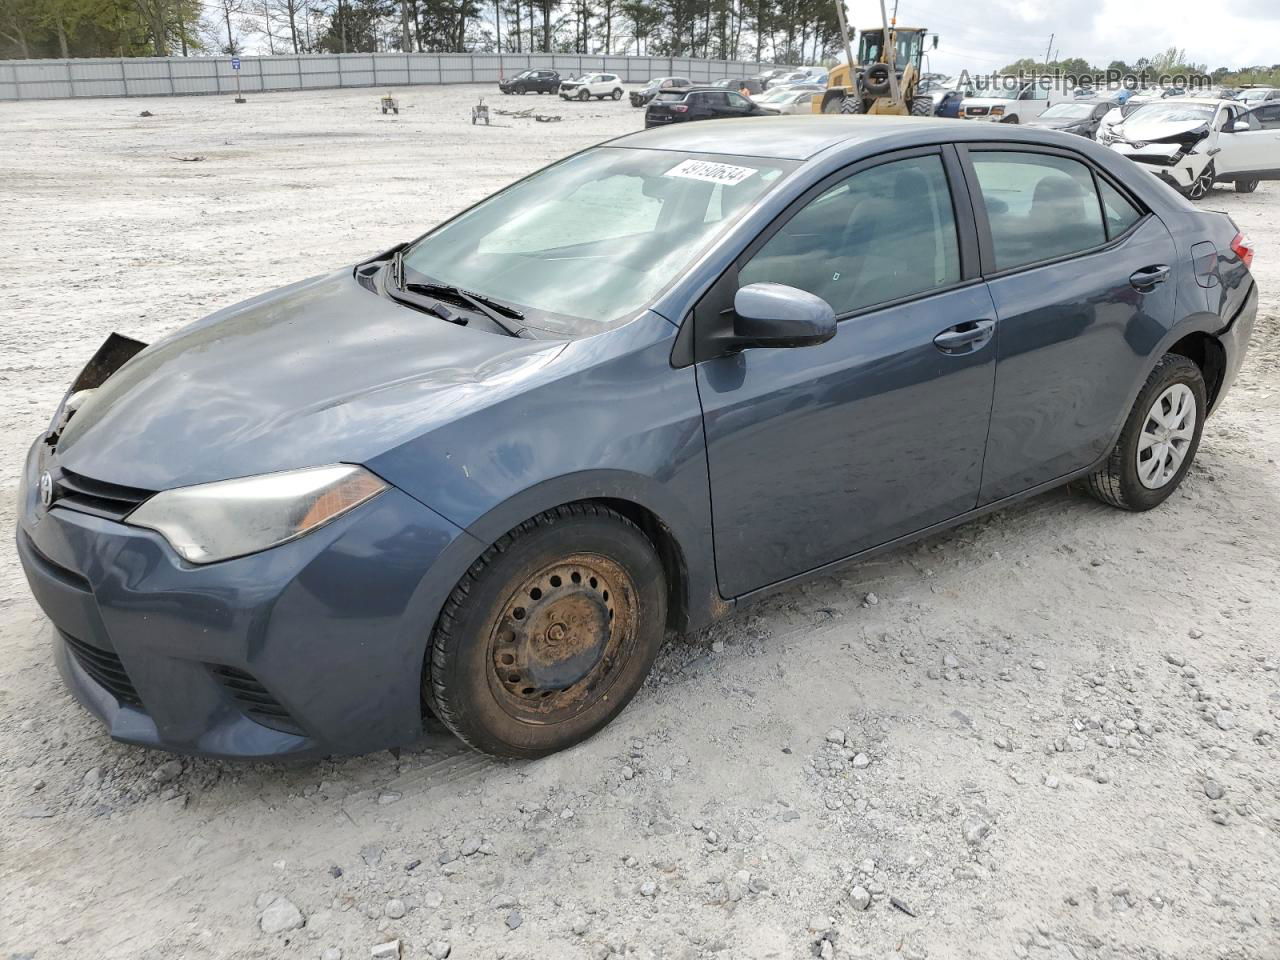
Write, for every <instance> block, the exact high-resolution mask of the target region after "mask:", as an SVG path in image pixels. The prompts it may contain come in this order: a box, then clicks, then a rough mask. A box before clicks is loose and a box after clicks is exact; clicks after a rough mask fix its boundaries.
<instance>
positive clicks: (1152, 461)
mask: <svg viewBox="0 0 1280 960" xmlns="http://www.w3.org/2000/svg"><path fill="white" fill-rule="evenodd" d="M1207 412H1208V403H1207V400H1206V393H1205V386H1204V377H1203V376H1202V375H1201V373H1200V368H1199V367H1197V366H1196V365H1195V363H1193V362H1192V361H1191V360H1188V359H1187V358H1186V357H1183V356H1180V355H1178V354H1174V353H1167V354H1165V355H1164V356H1163V357H1161V358H1160V362H1159V363H1157V364H1156V366H1155V369H1154V370H1152V371H1151V375H1150V376H1149V377H1147V382H1146V383H1145V384H1143V387H1142V390H1141V391H1139V393H1138V399H1137V400H1136V401H1134V404H1133V409H1132V410H1131V411H1130V412H1129V419H1128V420H1126V421H1125V425H1124V429H1123V430H1121V431H1120V439H1119V440H1117V441H1116V445H1115V448H1114V449H1113V450H1112V451H1111V456H1109V457H1108V458H1107V462H1106V463H1105V464H1103V466H1102V467H1101V469H1099V470H1098V472H1097V473H1095V474H1093V475H1092V476H1090V477H1089V479H1088V481H1087V488H1088V490H1089V492H1090V493H1091V494H1093V496H1095V497H1097V498H1098V499H1099V500H1101V501H1102V502H1103V503H1109V504H1111V505H1112V506H1113V507H1120V508H1121V509H1122V510H1150V509H1151V508H1152V507H1154V506H1156V505H1158V504H1160V503H1162V502H1163V501H1164V500H1165V498H1167V497H1168V496H1169V494H1171V493H1173V491H1174V490H1176V489H1177V488H1178V484H1180V483H1181V482H1182V478H1183V477H1184V476H1186V473H1187V471H1188V470H1189V469H1190V468H1191V462H1192V460H1194V459H1195V455H1196V450H1197V449H1198V448H1199V446H1200V433H1201V431H1202V430H1203V428H1204V418H1205V416H1206V414H1207Z"/></svg>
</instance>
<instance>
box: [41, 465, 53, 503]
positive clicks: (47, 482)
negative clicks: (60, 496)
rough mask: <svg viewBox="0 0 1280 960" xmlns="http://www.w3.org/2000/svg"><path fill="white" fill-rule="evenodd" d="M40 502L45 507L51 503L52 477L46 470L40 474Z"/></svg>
mask: <svg viewBox="0 0 1280 960" xmlns="http://www.w3.org/2000/svg"><path fill="white" fill-rule="evenodd" d="M40 502H41V503H42V504H44V506H45V509H48V508H49V505H50V504H52V503H53V477H52V476H50V474H49V471H48V470H46V471H45V472H44V473H42V474H40Z"/></svg>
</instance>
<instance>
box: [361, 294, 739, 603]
mask: <svg viewBox="0 0 1280 960" xmlns="http://www.w3.org/2000/svg"><path fill="white" fill-rule="evenodd" d="M675 332H676V331H675V328H674V327H673V326H672V325H671V324H670V323H668V322H667V321H666V320H664V319H663V318H662V317H660V316H658V315H657V314H654V313H646V314H645V315H643V316H641V317H639V318H638V319H636V320H635V321H632V322H631V323H629V324H627V325H625V326H623V327H620V328H618V329H617V330H613V331H609V332H606V333H603V334H599V335H597V336H594V337H587V338H584V339H581V340H576V341H573V342H572V343H570V344H568V345H567V346H566V347H565V349H564V351H563V353H562V354H561V355H560V356H559V357H557V359H556V362H555V363H554V364H550V365H548V366H547V367H545V368H543V369H541V370H539V371H537V373H536V375H535V379H534V380H533V381H532V382H530V383H528V384H526V385H525V389H523V390H521V391H518V392H515V393H513V394H512V395H511V396H509V397H507V398H505V399H503V400H501V401H498V402H496V403H493V404H491V405H488V406H485V407H483V408H481V409H475V410H472V411H469V412H466V413H463V414H462V415H460V416H459V417H458V418H457V419H455V420H452V421H450V422H447V423H444V424H442V425H440V426H438V427H436V428H434V429H432V430H430V431H428V432H426V433H424V434H423V435H422V436H420V437H417V438H416V439H414V440H412V441H410V442H408V443H404V444H402V445H400V446H399V447H397V448H395V449H393V450H391V451H388V452H387V453H385V454H383V455H381V456H379V457H376V458H374V459H373V460H371V461H370V462H369V463H368V466H369V467H370V468H371V469H372V470H374V472H376V473H377V474H378V475H379V476H382V477H383V478H385V479H386V480H387V481H388V482H390V483H393V484H395V485H396V486H397V487H399V488H400V489H402V490H404V491H405V492H407V493H409V494H410V495H411V496H413V497H415V498H417V499H418V500H420V501H421V502H422V503H424V504H426V505H428V506H430V507H431V509H432V510H435V511H436V512H438V513H439V514H441V515H442V516H444V517H447V518H448V519H449V520H450V521H452V522H453V523H455V524H457V525H458V526H460V527H462V528H463V529H465V530H466V531H467V532H468V533H469V534H471V535H472V536H473V537H474V538H475V539H476V540H477V541H478V542H481V543H483V544H484V545H488V544H491V543H493V542H494V541H495V540H497V539H498V538H499V537H500V536H502V535H503V534H504V533H506V532H507V531H508V530H511V529H512V528H513V527H515V526H517V525H518V524H520V523H521V522H523V521H524V520H527V519H529V518H530V517H532V516H534V515H536V514H538V513H540V512H542V511H544V510H548V509H550V508H552V507H555V506H559V505H561V504H564V503H570V502H573V501H576V500H585V499H594V498H602V499H615V500H621V501H626V502H628V503H633V504H636V505H637V506H640V507H643V508H644V509H645V510H647V511H649V512H650V513H652V514H653V515H654V516H656V517H657V518H658V519H659V521H660V522H661V523H662V525H663V526H664V527H665V528H666V529H667V530H668V531H670V534H671V537H672V539H673V540H675V542H676V543H677V544H678V546H679V549H680V551H681V552H682V553H683V554H684V560H685V564H684V565H685V567H686V569H687V571H688V587H689V596H690V597H691V598H694V599H693V601H692V602H691V603H690V610H691V616H690V623H691V625H693V626H697V625H698V624H700V623H702V622H705V620H706V619H709V618H710V616H711V615H712V614H713V613H714V612H715V611H716V609H717V604H720V605H721V606H722V605H723V604H722V603H720V601H719V598H718V596H717V595H716V593H715V590H714V587H713V586H712V584H713V583H714V582H715V579H714V562H713V559H712V558H713V551H712V548H711V502H710V490H709V476H708V470H707V458H706V442H705V439H704V436H703V430H702V411H701V406H700V404H699V402H698V394H697V385H696V383H695V380H694V374H693V370H692V368H688V367H686V368H681V369H675V368H673V367H672V366H671V363H670V355H671V343H672V340H673V338H674V336H675ZM477 555H478V552H477ZM698 598H702V599H701V601H699V599H698ZM699 611H702V612H699Z"/></svg>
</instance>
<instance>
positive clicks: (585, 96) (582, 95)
mask: <svg viewBox="0 0 1280 960" xmlns="http://www.w3.org/2000/svg"><path fill="white" fill-rule="evenodd" d="M578 99H579V100H583V101H586V100H590V99H591V91H590V90H580V91H579V92H578Z"/></svg>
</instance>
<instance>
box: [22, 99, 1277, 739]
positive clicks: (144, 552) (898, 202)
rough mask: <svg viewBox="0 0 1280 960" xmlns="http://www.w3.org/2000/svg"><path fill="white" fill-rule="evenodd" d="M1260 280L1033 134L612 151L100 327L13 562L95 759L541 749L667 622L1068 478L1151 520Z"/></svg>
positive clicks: (836, 124) (1240, 344) (749, 138)
mask: <svg viewBox="0 0 1280 960" xmlns="http://www.w3.org/2000/svg"><path fill="white" fill-rule="evenodd" d="M1252 255H1253V254H1252V248H1251V246H1250V244H1249V241H1248V239H1247V238H1246V237H1244V236H1243V235H1242V234H1241V233H1240V232H1239V231H1238V230H1237V229H1236V227H1235V225H1234V224H1232V222H1231V221H1230V219H1229V218H1228V217H1227V216H1225V215H1223V214H1220V213H1213V212H1208V211H1199V210H1195V209H1193V208H1192V207H1190V206H1189V205H1188V204H1187V203H1186V202H1185V201H1183V200H1182V198H1181V197H1179V196H1178V195H1177V194H1176V193H1174V192H1173V191H1172V190H1170V189H1169V188H1167V187H1166V186H1165V185H1164V184H1163V183H1161V182H1160V181H1159V180H1157V179H1156V178H1155V177H1152V176H1150V175H1149V174H1148V173H1146V172H1145V171H1143V170H1141V169H1140V168H1138V167H1136V166H1135V165H1134V164H1133V163H1131V162H1130V161H1128V160H1127V159H1125V158H1123V157H1120V156H1118V155H1117V154H1115V153H1113V152H1111V151H1109V150H1107V149H1105V148H1103V147H1101V146H1099V145H1097V144H1094V143H1092V142H1087V141H1085V140H1083V139H1081V138H1079V137H1069V136H1066V135H1063V134H1060V133H1056V132H1054V131H1038V130H1028V129H1024V128H1017V127H1004V126H996V125H988V124H982V125H974V124H957V123H954V122H946V121H941V120H928V119H917V118H896V117H876V118H863V119H860V120H859V121H858V122H857V123H850V122H849V120H848V118H840V117H803V118H799V117H797V118H790V117H777V118H767V119H755V120H725V121H721V122H717V123H714V124H687V125H680V126H679V127H678V128H668V129H662V130H656V131H652V132H646V133H640V134H635V135H632V136H628V137H623V138H621V139H619V140H615V141H612V142H610V143H607V144H604V145H602V146H599V147H595V148H592V149H589V150H586V151H583V152H582V153H579V154H576V155H574V156H571V157H568V158H567V159H565V160H562V161H560V162H559V163H556V164H553V165H552V166H550V167H548V168H546V169H545V170H542V171H541V172H539V173H536V174H534V175H532V176H530V177H528V178H526V179H524V180H521V181H519V182H517V183H515V184H513V185H512V186H510V187H508V188H507V189H505V190H503V191H501V192H500V193H498V194H496V195H494V196H492V197H490V198H488V199H486V200H484V201H482V202H481V203H479V204H477V205H476V206H474V207H472V208H471V209H469V210H467V211H465V212H464V213H461V214H459V215H458V216H456V217H454V218H453V219H451V220H449V221H448V222H446V223H444V224H442V225H440V226H438V227H436V228H435V229H433V230H432V231H430V232H429V233H427V234H426V235H424V236H422V237H420V238H419V239H417V240H414V241H412V242H409V243H405V244H402V245H399V246H397V247H395V248H394V249H391V250H388V251H386V252H385V253H383V254H380V255H378V256H376V257H373V258H371V259H369V260H368V261H366V262H364V263H361V264H358V265H356V266H354V267H348V268H346V269H342V270H339V271H337V272H333V273H328V274H324V275H322V276H318V277H314V278H312V279H309V280H304V281H301V282H299V283H296V284H294V285H292V286H289V287H286V288H284V289H281V290H277V291H274V292H271V293H266V294H264V295H262V296H259V297H256V298H254V299H252V300H249V301H247V302H245V303H242V304H239V305H236V306H233V307H230V308H227V309H225V310H223V311H221V312H219V313H216V314H214V315H213V316H210V317H208V318H207V319H205V320H202V321H200V322H198V323H196V324H193V325H192V326H190V327H187V328H186V329H184V330H181V331H179V332H178V333H176V334H174V335H172V336H170V337H168V338H166V339H164V340H162V341H160V342H158V343H155V344H152V345H150V346H144V345H143V344H141V343H138V342H136V341H133V340H130V339H128V338H127V337H121V336H116V335H113V337H112V338H111V339H109V340H108V341H107V343H105V344H104V345H103V346H102V348H101V349H100V351H99V352H98V354H97V355H96V356H95V357H94V358H93V359H92V360H91V361H90V363H89V364H88V365H87V366H86V368H85V369H84V371H83V372H82V373H81V375H80V376H79V378H78V379H77V381H76V382H75V383H74V384H72V386H71V389H70V390H69V391H68V392H67V394H66V396H65V398H64V399H63V401H62V403H61V404H60V406H59V408H58V410H57V411H56V412H55V413H54V416H53V418H52V420H51V422H50V424H49V427H48V429H47V430H46V431H45V433H44V434H43V435H42V436H40V437H39V438H37V439H36V441H35V443H34V444H33V446H32V447H31V451H30V455H29V457H28V460H27V463H26V466H25V469H24V471H23V482H22V485H21V487H20V491H19V504H18V532H17V539H18V551H19V554H20V556H21V559H22V563H23V566H24V569H25V572H26V575H27V578H28V581H29V583H30V586H31V589H32V592H33V593H34V594H35V596H36V598H37V600H38V601H39V603H40V605H41V607H42V608H43V609H44V611H45V612H46V614H47V615H48V617H49V619H50V620H51V621H52V622H53V624H54V626H55V627H56V630H55V634H54V636H55V639H54V644H53V650H52V655H53V658H54V659H55V660H56V662H57V665H58V668H59V669H60V671H61V673H62V675H63V677H64V678H65V681H66V683H67V685H68V687H69V688H70V690H71V691H72V692H73V693H74V695H75V696H76V697H77V698H78V699H79V700H80V702H81V703H82V704H83V705H84V706H85V708H87V709H88V710H89V711H91V712H92V713H93V714H95V715H96V716H97V717H98V718H99V719H100V720H101V721H102V723H103V724H104V725H105V726H106V728H107V730H108V731H109V733H110V735H111V736H113V737H115V738H117V739H119V740H122V741H125V742H128V743H133V744H141V745H145V746H150V747H159V748H163V749H167V750H174V751H180V752H187V753H198V754H211V755H219V756H234V757H267V756H271V757H278V756H303V755H315V754H325V753H357V752H364V751H370V750H373V749H376V748H381V747H388V746H395V745H400V744H406V743H409V742H412V741H413V740H415V739H416V738H418V737H419V736H421V734H422V731H423V727H424V721H425V718H426V717H427V715H428V714H434V715H435V716H436V717H437V718H438V719H439V720H440V721H442V722H443V723H444V724H445V725H446V726H447V727H448V728H449V729H450V730H452V731H453V732H454V733H455V734H456V735H457V736H458V737H460V738H461V739H462V740H464V741H465V742H466V743H468V744H471V745H472V746H474V747H475V748H477V749H480V750H484V751H488V752H491V753H495V754H501V755H507V756H518V757H535V756H539V755H543V754H546V753H548V752H551V751H554V750H558V749H561V748H563V747H566V746H568V745H570V744H573V743H575V742H577V741H580V740H582V739H583V738H585V737H588V736H590V735H591V734H592V733H594V732H595V731H597V730H599V729H600V728H601V727H602V726H604V725H605V724H607V723H608V722H609V721H610V720H612V719H613V718H614V717H615V716H616V715H617V714H618V713H619V711H621V710H622V709H623V708H624V707H625V706H626V705H627V703H628V702H629V701H630V700H631V699H632V697H633V696H634V695H635V693H636V691H637V690H638V689H639V688H640V686H641V684H642V683H643V681H644V679H645V675H646V673H647V672H648V670H649V667H650V665H651V664H652V662H653V660H654V657H655V655H656V654H657V652H658V649H659V645H660V644H661V642H662V639H663V635H664V631H665V630H667V629H674V630H693V629H697V628H699V627H702V626H703V625H705V624H708V623H710V622H711V621H713V620H715V619H716V618H719V617H723V616H725V615H727V614H729V613H731V612H732V611H733V610H734V609H735V608H737V607H738V606H741V605H744V604H746V603H748V602H750V601H751V600H753V599H755V598H758V597H760V596H763V595H765V594H766V593H768V592H769V591H772V590H776V589H778V588H779V587H782V586H785V585H787V584H790V583H792V582H794V581H796V580H797V579H798V578H801V577H805V576H812V575H815V574H820V573H823V572H826V571H828V570H830V569H831V567H832V566H833V565H835V564H839V563H843V562H846V561H848V560H850V559H857V558H861V557H866V556H868V555H870V554H871V553H872V552H874V551H878V550H884V549H887V548H891V547H893V546H895V545H897V544H901V543H903V542H904V541H907V540H910V539H912V538H916V537H921V536H925V535H928V534H930V533H934V532H936V531H938V530H942V529H944V528H947V527H949V526H952V525H954V524H957V523H960V522H963V521H964V520H967V519H969V518H972V517H974V516H977V515H979V514H982V513H984V512H986V511H989V510H993V509H997V508H999V507H1001V506H1003V505H1005V504H1008V503H1010V502H1011V501H1014V500H1016V499H1018V498H1020V497H1025V496H1028V495H1031V494H1034V493H1037V492H1040V491H1044V490H1047V489H1050V488H1052V487H1055V486H1057V485H1060V484H1063V483H1066V482H1068V481H1073V480H1075V481H1079V482H1080V483H1081V484H1082V485H1083V486H1084V487H1085V489H1087V490H1089V491H1090V492H1091V493H1093V494H1094V495H1095V496H1097V497H1098V498H1100V499H1101V500H1103V501H1105V502H1107V503H1109V504H1112V505H1114V506H1116V507H1119V508H1122V509H1127V510H1146V509H1150V508H1152V507H1155V506H1156V505H1158V504H1159V503H1161V502H1162V501H1163V500H1164V499H1165V498H1166V497H1168V496H1169V495H1170V493H1172V492H1173V490H1174V489H1175V488H1177V486H1178V485H1179V484H1180V483H1181V482H1182V481H1183V478H1184V477H1185V476H1186V473H1187V470H1188V469H1189V467H1190V465H1191V463H1192V460H1193V459H1194V457H1195V454H1196V448H1197V446H1198V444H1199V443H1200V437H1201V430H1202V427H1203V425H1204V422H1205V418H1206V417H1207V416H1208V415H1209V414H1210V412H1212V411H1213V410H1214V409H1215V408H1216V407H1217V405H1218V404H1220V403H1221V402H1222V398H1223V396H1224V395H1225V393H1226V392H1227V389H1228V387H1229V386H1230V384H1231V383H1232V380H1233V378H1234V377H1235V375H1236V371H1237V370H1238V369H1239V367H1240V363H1241V360H1242V358H1243V356H1244V353H1245V348H1246V344H1247V343H1248V340H1249V335H1250V330H1251V327H1252V324H1253V319H1254V313H1255V310H1256V305H1257V290H1256V288H1255V285H1254V281H1253V279H1252V277H1251V274H1250V270H1249V264H1250V260H1251V257H1252ZM1064 522H1068V520H1067V518H1065V517H1064Z"/></svg>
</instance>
